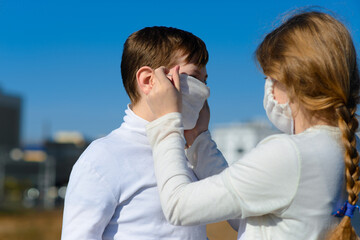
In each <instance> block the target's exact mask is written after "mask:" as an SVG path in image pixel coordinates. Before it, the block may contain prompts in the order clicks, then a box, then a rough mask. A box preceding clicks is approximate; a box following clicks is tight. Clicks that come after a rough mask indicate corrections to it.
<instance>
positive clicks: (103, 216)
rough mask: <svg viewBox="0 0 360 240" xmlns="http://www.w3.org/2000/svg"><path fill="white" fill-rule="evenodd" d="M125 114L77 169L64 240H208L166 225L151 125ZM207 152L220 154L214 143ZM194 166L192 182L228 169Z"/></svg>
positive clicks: (194, 230)
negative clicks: (149, 135)
mask: <svg viewBox="0 0 360 240" xmlns="http://www.w3.org/2000/svg"><path fill="white" fill-rule="evenodd" d="M125 113H126V115H125V117H124V122H123V123H122V125H121V126H120V128H118V129H116V130H114V131H113V132H111V133H110V134H109V135H108V136H106V137H104V138H101V139H98V140H96V141H94V142H93V143H92V144H91V145H90V146H89V147H88V148H87V149H86V151H85V152H84V153H83V154H82V155H81V157H80V158H79V160H78V161H77V162H76V164H75V165H74V167H73V170H72V172H71V176H70V180H69V184H68V188H67V192H66V198H65V208H64V217H63V228H62V240H70V239H74V240H75V239H76V240H81V239H84V240H85V239H86V240H89V239H126V240H127V239H136V240H142V239H149V240H155V239H156V240H157V239H173V240H183V239H189V240H201V239H206V227H205V225H200V226H187V227H184V226H173V225H171V224H170V223H168V222H167V221H166V219H165V217H164V214H163V212H162V210H161V205H160V198H159V192H158V188H157V184H156V178H155V174H154V163H153V158H152V150H151V146H150V144H149V142H148V139H147V136H146V132H145V125H146V124H148V122H147V121H145V120H144V119H142V118H140V117H138V116H137V115H135V114H134V113H133V112H132V111H131V110H130V108H129V107H128V109H127V110H126V111H125ZM206 134H209V133H205V135H206ZM203 135H204V134H203ZM207 149H215V150H216V145H215V144H214V143H211V144H210V145H208V146H207ZM207 152H208V153H207V154H209V153H210V152H211V150H210V151H207ZM192 166H193V167H192V168H193V171H191V170H190V171H189V172H190V175H191V179H192V180H193V181H194V180H197V178H196V177H195V175H194V172H195V174H196V175H197V176H198V177H207V176H210V175H213V174H216V173H219V172H220V171H221V170H222V169H224V168H225V167H226V166H227V165H226V163H225V162H224V160H223V159H218V160H214V161H209V162H208V163H207V164H205V163H203V162H196V161H193V162H192ZM164 171H166V167H165V168H164Z"/></svg>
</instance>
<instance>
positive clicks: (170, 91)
mask: <svg viewBox="0 0 360 240" xmlns="http://www.w3.org/2000/svg"><path fill="white" fill-rule="evenodd" d="M168 74H169V75H168ZM151 81H152V85H153V86H152V89H151V91H150V92H149V93H148V95H147V96H146V101H147V103H148V105H149V107H150V109H151V111H152V113H153V114H154V117H155V119H157V118H159V117H161V116H163V115H165V114H167V113H171V112H181V92H180V76H179V66H175V67H174V68H172V69H171V70H170V71H169V70H168V69H166V68H165V67H159V68H157V69H155V70H154V73H153V76H152V79H151Z"/></svg>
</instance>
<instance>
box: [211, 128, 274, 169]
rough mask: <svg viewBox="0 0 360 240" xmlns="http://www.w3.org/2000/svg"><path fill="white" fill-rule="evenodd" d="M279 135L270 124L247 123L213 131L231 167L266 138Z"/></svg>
mask: <svg viewBox="0 0 360 240" xmlns="http://www.w3.org/2000/svg"><path fill="white" fill-rule="evenodd" d="M276 133H279V131H278V130H276V129H275V128H273V127H272V126H271V125H270V123H268V122H264V121H263V122H259V121H254V122H247V123H231V124H224V125H218V126H216V127H214V129H213V130H212V131H211V135H212V138H213V139H214V141H215V142H216V144H217V145H218V148H219V150H220V151H221V152H222V153H223V155H224V157H225V159H226V160H227V161H228V163H229V165H230V164H231V163H233V162H234V161H236V160H239V159H240V158H241V157H242V156H243V155H244V154H245V153H246V152H248V151H249V150H251V149H252V148H254V147H255V146H256V145H257V144H258V143H259V142H260V141H261V140H262V139H264V138H265V137H267V136H269V135H272V134H276Z"/></svg>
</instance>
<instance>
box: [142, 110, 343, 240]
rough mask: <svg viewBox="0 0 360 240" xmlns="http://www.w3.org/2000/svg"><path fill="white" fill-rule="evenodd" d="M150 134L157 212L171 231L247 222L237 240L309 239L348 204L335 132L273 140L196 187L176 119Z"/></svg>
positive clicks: (322, 129)
mask: <svg viewBox="0 0 360 240" xmlns="http://www.w3.org/2000/svg"><path fill="white" fill-rule="evenodd" d="M147 134H148V138H149V140H150V143H151V145H152V147H153V156H154V162H155V174H156V178H157V181H158V186H159V190H160V199H161V204H162V208H163V211H164V214H165V216H166V218H167V219H168V220H169V221H170V222H171V223H172V224H175V225H196V224H206V223H209V222H216V221H221V220H225V219H233V218H245V219H246V228H245V233H244V234H243V236H242V239H251V240H252V239H287V240H292V239H294V240H295V239H296V240H299V239H306V240H311V239H321V237H323V236H324V234H326V233H327V231H328V230H329V229H330V228H331V227H333V226H334V225H335V224H337V223H338V222H339V220H340V219H338V218H335V217H333V216H332V215H331V213H332V212H333V211H334V210H336V209H338V207H340V206H341V204H342V203H344V201H345V200H346V198H345V186H344V181H343V179H344V162H343V148H342V145H341V141H340V134H341V133H340V130H339V129H338V128H336V127H330V126H315V127H312V128H309V129H307V130H306V131H304V132H303V133H300V134H296V135H285V134H281V135H274V136H270V137H268V138H266V139H265V140H263V141H262V142H261V143H259V144H258V146H257V147H256V148H255V149H253V150H252V151H250V152H249V153H248V154H246V155H245V156H244V157H243V158H242V159H240V160H239V161H237V162H235V163H233V164H232V165H231V166H230V167H228V168H227V169H226V170H224V171H223V172H221V173H220V174H218V175H215V176H212V177H209V178H206V179H203V180H201V181H197V182H193V180H192V178H191V172H190V171H189V169H188V168H187V167H186V160H185V159H186V158H185V155H184V151H183V149H182V147H181V146H183V144H184V142H183V137H182V134H183V129H182V123H181V114H179V113H170V114H167V115H165V116H163V117H161V118H159V119H157V120H155V121H153V122H151V123H149V124H148V125H147ZM198 144H199V143H198ZM193 147H194V148H196V146H193ZM195 152H196V151H195ZM194 154H196V153H193V155H194ZM204 155H205V154H204ZM213 157H214V158H216V156H215V155H213ZM220 157H221V156H220ZM238 238H240V236H238Z"/></svg>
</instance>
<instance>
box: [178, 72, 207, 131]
mask: <svg viewBox="0 0 360 240" xmlns="http://www.w3.org/2000/svg"><path fill="white" fill-rule="evenodd" d="M180 88H181V95H182V111H181V115H182V122H183V125H184V129H185V130H188V129H193V128H194V127H195V125H196V122H197V120H198V118H199V113H200V111H201V109H202V107H203V106H204V103H205V101H206V99H207V98H208V97H209V96H210V89H209V87H207V86H206V85H205V84H204V83H202V82H201V81H200V80H198V79H196V78H194V77H191V76H188V75H186V74H180Z"/></svg>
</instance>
